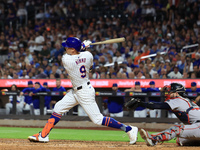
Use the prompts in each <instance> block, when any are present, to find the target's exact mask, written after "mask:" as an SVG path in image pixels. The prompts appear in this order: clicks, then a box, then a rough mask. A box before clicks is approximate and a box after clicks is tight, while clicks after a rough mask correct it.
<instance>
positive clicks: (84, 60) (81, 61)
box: [76, 58, 86, 65]
mask: <svg viewBox="0 0 200 150" xmlns="http://www.w3.org/2000/svg"><path fill="white" fill-rule="evenodd" d="M85 62H86V58H81V59H78V60H77V61H76V64H77V65H78V64H80V63H85Z"/></svg>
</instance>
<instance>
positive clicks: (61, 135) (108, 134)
mask: <svg viewBox="0 0 200 150" xmlns="http://www.w3.org/2000/svg"><path fill="white" fill-rule="evenodd" d="M39 131H42V128H20V127H0V138H15V139H27V137H28V136H30V135H33V134H35V133H38V132H39ZM124 135H125V136H124ZM49 137H50V140H80V141H121V142H128V141H129V138H128V135H126V134H124V132H123V131H113V130H83V129H52V131H51V133H50V135H49ZM138 142H144V140H143V139H142V138H141V137H140V135H139V133H138ZM169 142H170V143H175V140H171V141H169Z"/></svg>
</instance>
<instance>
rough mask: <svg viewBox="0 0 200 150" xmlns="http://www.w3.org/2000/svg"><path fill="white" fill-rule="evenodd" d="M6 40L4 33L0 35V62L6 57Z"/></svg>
mask: <svg viewBox="0 0 200 150" xmlns="http://www.w3.org/2000/svg"><path fill="white" fill-rule="evenodd" d="M8 46H9V44H8V42H7V40H6V39H5V35H4V33H1V35H0V64H2V63H3V62H4V61H5V60H6V59H7V58H8Z"/></svg>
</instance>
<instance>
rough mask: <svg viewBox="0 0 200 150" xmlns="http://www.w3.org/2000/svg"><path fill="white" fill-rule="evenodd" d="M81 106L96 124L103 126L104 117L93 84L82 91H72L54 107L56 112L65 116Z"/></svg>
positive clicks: (83, 87) (84, 87) (85, 85)
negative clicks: (75, 107) (72, 109)
mask: <svg viewBox="0 0 200 150" xmlns="http://www.w3.org/2000/svg"><path fill="white" fill-rule="evenodd" d="M77 104H80V105H81V106H82V108H83V109H84V110H85V112H86V113H87V115H88V116H89V118H90V119H91V120H92V122H93V123H94V124H97V125H102V121H103V115H102V114H101V113H100V110H99V107H98V106H97V103H96V100H95V90H94V88H93V87H92V86H91V84H89V85H87V83H85V84H83V85H82V89H80V90H77V89H72V90H70V91H69V92H68V93H67V94H66V95H65V96H64V97H63V98H62V99H61V100H60V101H58V102H57V103H56V105H55V107H54V112H56V113H58V114H63V113H65V112H67V111H69V110H70V109H71V108H73V107H74V106H76V105H77Z"/></svg>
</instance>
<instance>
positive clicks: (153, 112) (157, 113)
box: [146, 81, 161, 118]
mask: <svg viewBox="0 0 200 150" xmlns="http://www.w3.org/2000/svg"><path fill="white" fill-rule="evenodd" d="M149 86H150V87H149V88H147V89H146V92H160V90H159V89H158V88H156V87H155V82H154V81H150V82H149ZM149 102H160V97H150V98H149ZM147 115H149V117H151V118H160V117H161V110H159V109H153V110H150V109H149V110H147Z"/></svg>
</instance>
